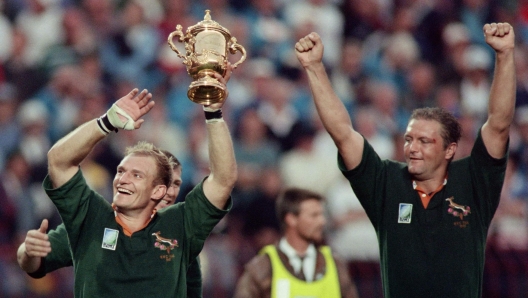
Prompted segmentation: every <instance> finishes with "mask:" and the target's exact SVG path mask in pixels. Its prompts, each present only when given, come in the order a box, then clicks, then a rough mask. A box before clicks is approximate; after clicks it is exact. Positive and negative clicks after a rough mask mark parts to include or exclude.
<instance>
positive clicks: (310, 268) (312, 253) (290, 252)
mask: <svg viewBox="0 0 528 298" xmlns="http://www.w3.org/2000/svg"><path fill="white" fill-rule="evenodd" d="M279 249H280V250H281V251H282V252H283V253H284V254H285V255H286V256H287V257H288V260H289V261H290V265H291V266H292V268H293V271H294V272H295V273H298V272H299V270H300V269H301V258H300V256H299V254H298V253H297V251H296V250H295V249H294V248H293V247H292V246H291V245H290V244H289V243H288V241H287V240H286V238H284V237H283V238H281V240H280V241H279ZM316 259H317V250H316V249H315V245H313V244H310V245H309V246H308V248H307V249H306V252H305V255H304V261H303V262H302V264H303V272H304V276H305V277H306V281H308V282H311V281H313V277H314V273H315V262H316Z"/></svg>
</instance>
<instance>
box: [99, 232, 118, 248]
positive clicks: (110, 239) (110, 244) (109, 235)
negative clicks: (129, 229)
mask: <svg viewBox="0 0 528 298" xmlns="http://www.w3.org/2000/svg"><path fill="white" fill-rule="evenodd" d="M117 236H119V231H118V230H114V229H109V228H105V230H104V236H103V245H102V246H101V247H102V248H104V249H109V250H115V249H116V246H117Z"/></svg>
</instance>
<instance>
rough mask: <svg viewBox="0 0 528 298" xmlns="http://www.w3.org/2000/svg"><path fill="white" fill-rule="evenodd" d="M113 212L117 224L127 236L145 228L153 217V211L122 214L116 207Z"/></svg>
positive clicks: (146, 210)
mask: <svg viewBox="0 0 528 298" xmlns="http://www.w3.org/2000/svg"><path fill="white" fill-rule="evenodd" d="M114 212H115V216H116V221H117V223H118V224H119V225H120V226H121V227H122V228H123V231H124V232H125V235H128V236H130V235H132V234H133V233H135V232H137V231H139V230H141V229H143V228H144V227H145V226H147V225H148V223H149V222H150V220H151V219H152V217H153V215H154V211H149V210H148V209H145V210H142V212H122V210H120V209H119V208H118V207H114Z"/></svg>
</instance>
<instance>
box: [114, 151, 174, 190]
mask: <svg viewBox="0 0 528 298" xmlns="http://www.w3.org/2000/svg"><path fill="white" fill-rule="evenodd" d="M129 155H135V156H146V157H152V158H154V161H155V163H156V167H157V173H156V177H154V181H153V182H152V183H153V185H160V184H163V185H165V186H167V187H170V185H171V184H172V169H173V167H174V162H173V161H172V160H171V158H170V157H168V156H167V155H165V154H164V153H163V152H162V151H161V150H160V149H158V148H157V147H156V146H154V145H153V144H151V143H148V142H138V143H137V144H136V145H134V146H131V147H127V148H126V150H125V156H129Z"/></svg>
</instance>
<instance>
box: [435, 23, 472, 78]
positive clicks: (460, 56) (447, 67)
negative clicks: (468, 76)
mask: <svg viewBox="0 0 528 298" xmlns="http://www.w3.org/2000/svg"><path fill="white" fill-rule="evenodd" d="M442 41H443V49H444V52H443V56H442V57H443V59H442V64H441V65H439V66H438V77H439V81H440V82H441V83H454V84H460V81H461V80H462V76H463V75H464V63H465V62H464V61H465V58H464V53H465V51H466V48H467V47H468V46H469V45H470V38H469V32H468V29H467V28H466V26H465V25H464V24H462V23H460V22H451V23H449V24H447V25H446V26H445V27H444V29H443V31H442Z"/></svg>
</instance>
